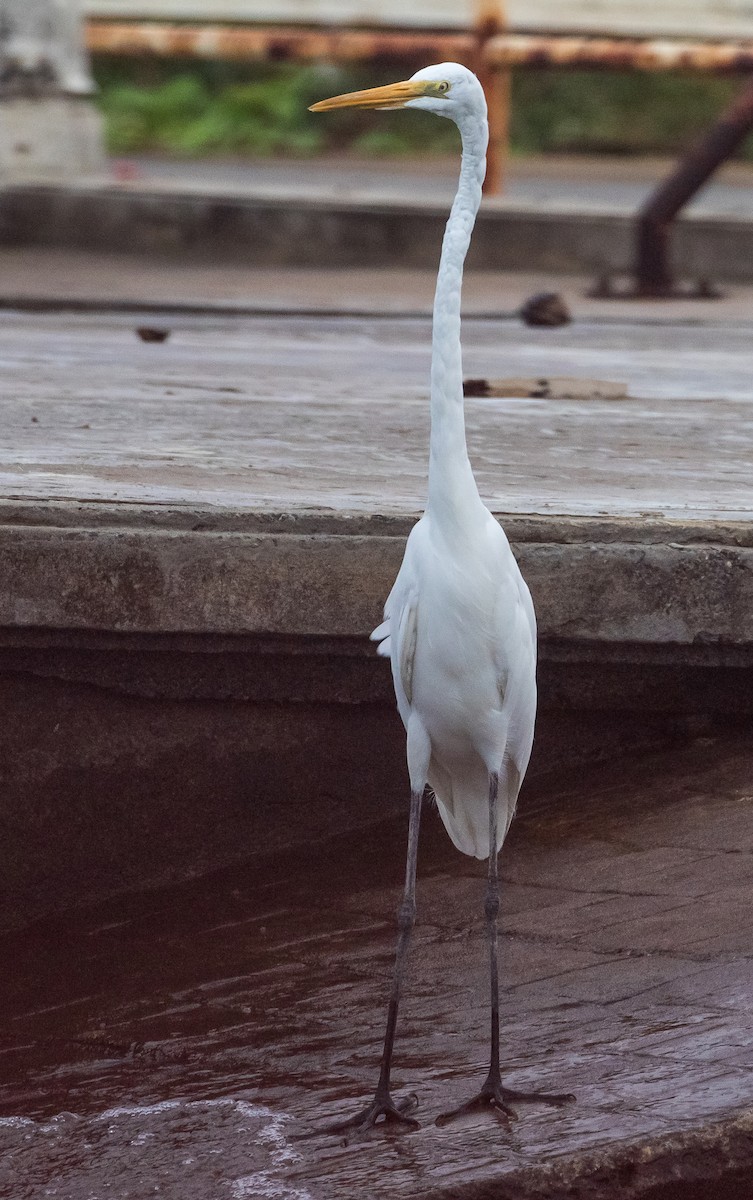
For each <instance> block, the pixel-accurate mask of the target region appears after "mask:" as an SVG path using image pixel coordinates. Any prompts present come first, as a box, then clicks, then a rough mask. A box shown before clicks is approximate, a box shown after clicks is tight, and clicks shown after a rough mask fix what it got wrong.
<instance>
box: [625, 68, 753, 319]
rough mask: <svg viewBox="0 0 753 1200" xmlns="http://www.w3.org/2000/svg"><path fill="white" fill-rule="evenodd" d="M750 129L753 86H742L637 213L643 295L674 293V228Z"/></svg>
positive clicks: (638, 278) (638, 289)
mask: <svg viewBox="0 0 753 1200" xmlns="http://www.w3.org/2000/svg"><path fill="white" fill-rule="evenodd" d="M751 129H753V82H750V83H748V84H747V86H746V87H744V88H743V90H742V92H741V93H740V94H739V96H737V98H736V99H735V100H734V101H733V102H732V104H731V105H730V106H729V108H728V109H727V110H726V112H724V113H723V114H722V116H721V117H720V118H719V120H718V121H717V122H716V124H715V125H713V126H712V128H711V129H710V130H709V131H708V133H706V134H705V135H704V136H703V137H702V138H701V139H700V141H698V142H696V144H695V146H693V147H692V149H691V150H690V151H689V152H688V153H687V154H686V155H685V157H684V158H683V159H681V161H680V163H679V164H678V166H677V167H676V168H675V170H674V171H673V172H672V174H671V175H670V176H669V177H668V178H667V179H666V180H665V181H664V183H662V184H661V185H660V186H659V188H657V190H656V191H655V192H654V193H653V195H652V196H650V197H649V199H648V201H647V202H646V203H645V204H644V205H643V207H642V208H641V210H640V212H639V213H638V231H637V246H636V264H635V278H636V293H637V294H638V295H639V296H667V295H671V293H672V290H673V282H674V281H673V278H672V271H671V269H670V265H669V228H670V225H671V223H672V221H673V220H674V218H675V217H676V216H677V214H678V212H679V211H680V209H681V208H682V207H683V206H684V205H685V204H687V202H688V200H690V199H691V197H692V196H694V195H695V194H696V192H697V191H698V190H699V188H701V187H702V186H703V184H704V183H706V181H707V180H708V179H709V178H710V176H711V175H712V174H713V173H714V171H715V170H716V169H717V167H718V166H720V165H721V163H723V162H725V161H726V159H728V158H729V157H730V155H732V154H734V152H735V150H737V148H738V146H740V145H741V143H742V142H743V141H744V140H745V138H746V136H747V134H749V133H750V131H751Z"/></svg>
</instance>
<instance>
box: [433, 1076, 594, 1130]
mask: <svg viewBox="0 0 753 1200" xmlns="http://www.w3.org/2000/svg"><path fill="white" fill-rule="evenodd" d="M574 1101H575V1096H573V1095H572V1093H570V1092H561V1093H559V1092H558V1093H551V1092H516V1091H514V1090H513V1089H512V1088H506V1087H503V1086H502V1083H501V1081H500V1080H499V1079H494V1078H493V1077H492V1076H489V1078H488V1079H487V1080H486V1083H485V1084H484V1086H483V1087H482V1089H481V1091H480V1092H479V1094H478V1095H477V1096H474V1097H473V1099H472V1100H468V1101H467V1103H466V1104H461V1105H460V1108H454V1109H452V1111H451V1112H446V1113H442V1114H441V1115H440V1116H438V1117H437V1120H436V1124H437V1125H449V1123H450V1121H454V1120H455V1118H456V1117H462V1116H465V1114H466V1113H473V1112H478V1111H479V1109H483V1108H490V1109H491V1110H492V1112H493V1113H494V1115H495V1116H496V1117H497V1118H498V1120H500V1121H501V1122H502V1123H503V1125H509V1124H510V1122H511V1121H517V1119H518V1114H517V1112H516V1111H515V1109H514V1108H513V1105H514V1104H549V1105H551V1106H552V1107H553V1108H562V1107H563V1106H564V1105H565V1104H572V1103H573V1102H574Z"/></svg>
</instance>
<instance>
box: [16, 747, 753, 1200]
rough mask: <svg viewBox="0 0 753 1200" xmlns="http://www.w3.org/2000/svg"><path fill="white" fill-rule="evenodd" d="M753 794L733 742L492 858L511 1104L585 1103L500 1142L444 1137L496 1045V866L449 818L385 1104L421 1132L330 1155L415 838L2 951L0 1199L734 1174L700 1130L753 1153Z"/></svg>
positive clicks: (369, 1032) (435, 840)
mask: <svg viewBox="0 0 753 1200" xmlns="http://www.w3.org/2000/svg"><path fill="white" fill-rule="evenodd" d="M752 774H753V736H751V735H750V734H747V733H735V732H730V731H727V732H713V731H712V732H707V733H705V734H704V735H702V736H697V737H695V739H693V740H690V741H688V742H687V743H686V744H684V745H682V746H680V747H677V746H675V747H673V748H672V749H670V750H665V751H656V752H654V753H652V754H645V755H642V756H641V759H640V761H639V762H637V761H632V760H631V759H625V760H619V761H617V762H615V763H612V764H607V765H602V766H597V767H591V768H590V769H589V770H587V771H584V770H581V771H579V772H578V773H577V775H575V774H574V775H571V776H569V777H563V778H561V779H560V780H559V781H558V782H557V784H556V785H554V786H553V785H552V784H551V782H550V783H549V784H547V783H546V781H542V780H539V781H533V782H532V783H531V784H530V785H529V786H528V790H527V792H526V796H525V801H524V804H523V809H522V813H521V815H520V816H519V818H518V819H517V820H516V822H515V824H514V826H513V830H512V833H511V835H510V838H509V840H508V842H507V844H506V846H505V847H504V849H503V852H502V858H501V867H502V877H503V880H504V885H503V889H502V890H503V906H502V929H503V931H504V937H503V953H502V975H503V981H504V998H503V1007H502V1030H503V1035H502V1040H503V1059H504V1062H505V1065H506V1081H507V1082H508V1083H510V1084H511V1085H512V1086H514V1087H518V1088H529V1087H531V1086H535V1087H538V1088H543V1089H545V1090H550V1091H551V1090H562V1089H571V1090H572V1091H574V1092H575V1093H576V1094H577V1103H576V1104H575V1105H573V1106H570V1107H568V1108H566V1109H564V1110H561V1111H554V1112H553V1111H551V1110H548V1109H544V1108H540V1107H537V1106H530V1107H526V1108H525V1109H523V1108H522V1107H521V1110H520V1119H519V1120H518V1121H517V1122H516V1123H515V1124H514V1125H513V1127H512V1128H511V1129H509V1130H508V1129H505V1128H503V1127H502V1126H500V1125H499V1124H498V1123H497V1122H496V1121H495V1120H494V1119H493V1118H491V1117H488V1116H474V1117H472V1118H466V1119H465V1120H464V1121H463V1123H462V1124H460V1123H459V1124H457V1125H454V1126H449V1127H445V1128H441V1129H440V1128H437V1127H436V1126H435V1125H434V1123H433V1122H434V1118H435V1117H436V1116H437V1115H438V1114H439V1113H440V1112H441V1111H442V1110H443V1109H446V1108H449V1107H451V1106H453V1105H455V1104H456V1103H459V1102H460V1101H462V1100H463V1099H464V1098H466V1097H467V1096H469V1095H470V1093H471V1089H474V1088H475V1087H476V1085H477V1084H478V1083H479V1079H480V1076H481V1073H482V1071H483V1069H484V1063H485V1059H486V1053H487V1049H486V1031H487V1021H488V1015H487V986H488V985H487V979H486V970H485V967H486V952H485V946H484V943H483V937H482V903H483V873H484V864H480V863H475V862H473V861H471V860H468V859H465V858H462V857H461V856H459V855H458V854H457V853H456V852H455V851H454V850H453V849H452V847H451V846H450V844H449V842H448V841H447V839H446V836H445V834H444V832H443V830H442V829H441V827H440V824H439V821H438V818H437V816H436V814H435V813H434V812H428V813H427V817H426V820H425V824H424V830H423V842H422V847H421V861H420V866H419V876H420V879H419V887H418V906H419V918H418V925H417V931H416V936H415V944H414V948H413V954H412V959H411V963H410V969H409V978H408V982H407V986H406V991H405V1001H404V1008H403V1012H402V1015H401V1020H400V1026H399V1032H398V1043H397V1052H396V1063H395V1077H394V1084H395V1091H396V1093H397V1094H398V1095H399V1096H405V1095H407V1094H408V1093H410V1092H412V1091H414V1092H415V1093H416V1094H417V1096H418V1098H419V1110H418V1115H419V1117H420V1120H421V1123H422V1128H421V1129H420V1131H418V1132H416V1133H408V1134H393V1133H390V1132H386V1131H384V1130H376V1131H374V1132H372V1133H371V1134H369V1135H367V1136H365V1137H364V1138H363V1139H359V1140H358V1141H357V1142H356V1143H355V1144H354V1143H350V1144H345V1143H344V1141H343V1138H342V1137H337V1136H333V1135H331V1134H328V1133H326V1132H324V1127H325V1126H326V1125H327V1123H328V1122H330V1121H332V1120H334V1119H336V1118H341V1117H344V1116H346V1115H348V1114H350V1113H351V1112H352V1111H353V1110H354V1106H356V1105H358V1104H359V1103H361V1102H362V1101H364V1100H365V1099H366V1097H367V1095H368V1093H369V1091H370V1089H371V1088H372V1086H373V1082H374V1072H375V1067H376V1064H377V1062H378V1058H379V1052H380V1043H381V1037H382V1031H383V1021H384V1008H385V1000H386V994H387V990H388V986H389V978H390V971H391V960H392V953H393V942H394V932H393V924H394V917H393V912H394V909H395V906H396V903H397V899H398V895H399V887H400V882H401V874H402V869H403V855H404V834H405V829H404V825H405V822H404V820H403V819H402V818H401V819H400V820H396V821H392V820H390V821H388V822H386V823H384V824H382V825H380V826H377V827H375V828H374V829H373V830H372V831H371V832H369V833H361V834H359V835H348V836H344V837H341V838H336V839H333V840H330V841H329V842H327V843H325V844H323V845H320V846H314V847H310V848H309V850H308V851H307V852H289V853H285V854H282V855H277V856H276V857H273V858H268V859H266V860H263V861H261V860H257V861H256V862H254V863H252V864H250V865H249V866H247V867H243V868H241V867H234V868H232V869H229V870H227V871H225V872H222V873H219V874H216V875H213V876H211V877H208V878H204V879H201V880H199V881H195V882H192V883H184V884H181V885H180V886H175V887H172V888H167V889H163V890H160V891H156V892H151V893H145V894H140V895H133V896H130V897H122V898H119V899H115V900H111V901H109V902H107V903H105V904H100V905H98V906H97V907H95V908H93V909H90V910H88V911H86V912H83V913H79V914H73V915H69V916H67V917H60V918H58V919H56V920H54V921H49V922H46V923H42V924H38V925H36V926H34V927H32V928H31V930H27V931H25V932H20V933H15V934H8V935H5V936H4V937H3V938H2V939H1V940H0V955H1V957H2V967H0V1000H1V1002H0V1012H1V1013H2V1018H1V1024H0V1114H1V1119H0V1195H2V1196H3V1197H13V1200H41V1198H42V1197H48V1196H49V1197H57V1198H58V1200H101V1198H104V1197H106V1196H110V1195H112V1196H117V1197H118V1200H146V1197H151V1196H154V1195H159V1196H162V1197H165V1198H167V1200H220V1198H222V1197H227V1198H228V1200H244V1198H246V1197H270V1198H273V1197H286V1198H290V1200H306V1198H311V1200H325V1198H326V1200H340V1198H342V1200H345V1198H346V1197H347V1198H348V1200H350V1198H351V1197H353V1196H359V1197H380V1198H384V1200H390V1198H395V1200H397V1198H399V1197H403V1196H426V1197H428V1196H435V1197H439V1196H442V1197H450V1196H453V1197H460V1196H469V1197H470V1196H472V1195H475V1196H482V1195H489V1196H490V1195H492V1194H493V1195H494V1196H496V1197H503V1198H504V1197H516V1198H517V1197H523V1196H531V1197H533V1196H544V1195H546V1196H550V1197H554V1196H558V1195H565V1194H568V1195H573V1194H578V1195H605V1194H608V1195H609V1196H610V1198H611V1197H616V1198H620V1197H623V1196H626V1197H627V1196H628V1195H629V1196H631V1197H632V1196H638V1195H642V1194H644V1193H643V1192H642V1191H641V1184H642V1181H643V1182H646V1181H648V1182H650V1183H651V1186H658V1185H659V1184H661V1183H662V1180H663V1181H664V1182H667V1181H669V1180H671V1178H672V1177H673V1172H675V1174H676V1172H677V1162H676V1160H675V1162H674V1165H673V1164H672V1162H668V1163H667V1164H665V1167H664V1168H662V1166H661V1163H662V1152H663V1148H664V1149H666V1148H667V1147H668V1146H670V1145H675V1146H677V1145H682V1146H683V1147H684V1154H685V1159H684V1160H683V1161H685V1162H686V1163H688V1162H690V1161H691V1158H692V1144H693V1142H692V1139H693V1138H694V1137H701V1142H700V1143H699V1145H700V1146H701V1149H702V1154H701V1156H700V1158H699V1160H698V1163H697V1164H696V1166H697V1170H696V1183H697V1182H698V1179H699V1178H706V1179H713V1178H714V1177H715V1176H718V1175H720V1174H721V1173H722V1172H723V1170H725V1169H730V1170H731V1169H732V1168H733V1167H735V1168H738V1169H739V1168H740V1160H739V1155H740V1153H742V1151H741V1150H740V1146H739V1145H738V1147H737V1151H735V1153H736V1154H737V1155H738V1159H737V1160H735V1161H732V1160H734V1154H732V1152H731V1151H730V1148H729V1147H730V1141H729V1137H728V1138H727V1140H726V1141H724V1139H721V1140H717V1141H714V1138H713V1137H712V1136H711V1135H710V1134H708V1130H709V1128H710V1127H713V1128H717V1127H718V1128H727V1126H725V1125H724V1122H728V1123H729V1122H731V1124H729V1128H730V1129H733V1130H737V1131H738V1132H739V1131H741V1130H742V1134H741V1136H742V1141H743V1142H744V1143H745V1145H746V1146H747V1151H746V1152H749V1151H750V1144H751V1140H750V1136H749V1126H750V1119H751V1114H750V1110H749V1108H748V1106H750V1104H751V1098H752V1097H753V1085H752V1084H751V1067H753V1014H752V1013H751V1003H750V999H751V993H752V992H753V961H752V959H753V944H752V942H751V934H750V916H749V914H750V902H749V897H750V892H751V882H752V881H753V788H752V787H751V778H752ZM322 802H323V801H322ZM746 1109H748V1111H747V1114H746V1113H745V1112H744V1111H743V1113H742V1116H741V1115H740V1114H741V1110H746ZM746 1122H747V1124H746ZM719 1123H721V1125H720V1124H719ZM703 1131H705V1134H703ZM746 1131H747V1132H746ZM702 1134H703V1136H707V1141H706V1142H703V1137H702V1136H701V1135H702ZM743 1135H744V1136H743ZM683 1138H684V1139H686V1140H685V1141H683V1140H682V1139H683ZM709 1138H710V1140H708V1139H709ZM678 1139H680V1140H679V1142H678ZM733 1140H734V1139H733ZM722 1141H724V1145H722ZM639 1143H640V1148H638V1147H639ZM730 1156H731V1157H730ZM662 1170H664V1172H665V1174H664V1176H662ZM704 1172H705V1175H704ZM589 1181H591V1184H592V1185H593V1186H594V1187H596V1190H595V1191H592V1192H589V1191H588V1190H587V1187H586V1185H587V1184H588V1182H589ZM599 1181H601V1184H599ZM604 1185H606V1187H607V1188H608V1192H607V1191H604V1190H601V1191H599V1190H598V1187H599V1186H602V1187H603V1186H604ZM485 1188H486V1189H487V1190H484V1189H485ZM578 1189H581V1190H578ZM651 1194H652V1195H654V1196H659V1195H661V1196H663V1195H664V1194H665V1193H664V1192H662V1191H661V1190H659V1191H654V1192H652V1193H651ZM666 1194H667V1195H669V1194H670V1193H669V1192H667V1193H666ZM671 1194H672V1195H676V1196H679V1195H684V1194H685V1193H684V1192H681V1191H674V1192H672V1193H671ZM688 1194H690V1193H688ZM707 1194H708V1195H712V1194H717V1195H721V1193H720V1192H718V1191H717V1192H716V1193H713V1192H700V1191H696V1192H695V1193H693V1195H696V1196H700V1195H703V1196H706V1195H707ZM728 1194H730V1195H731V1194H732V1193H731V1192H730V1193H728ZM743 1194H744V1193H740V1195H743ZM735 1195H737V1193H735Z"/></svg>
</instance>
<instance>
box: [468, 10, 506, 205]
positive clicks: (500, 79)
mask: <svg viewBox="0 0 753 1200" xmlns="http://www.w3.org/2000/svg"><path fill="white" fill-rule="evenodd" d="M505 24H506V12H505V5H504V3H503V2H502V0H478V4H477V14H476V36H477V38H478V54H477V62H476V74H477V75H478V77H479V79H480V81H481V84H482V86H483V89H484V92H485V94H486V103H487V106H488V109H489V149H488V151H487V158H486V179H485V180H484V193H485V195H487V196H497V195H499V193H500V192H501V191H502V189H503V187H504V179H505V170H506V167H507V159H508V155H509V135H510V93H511V88H512V73H511V72H510V71H509V70H506V69H505V68H504V67H498V66H495V65H492V64H491V63H490V61H489V59H488V57H487V55H486V53H485V51H486V46H487V44H488V42H489V40H490V39H491V38H493V37H496V36H498V35H499V34H500V33H502V31H503V30H504V27H505Z"/></svg>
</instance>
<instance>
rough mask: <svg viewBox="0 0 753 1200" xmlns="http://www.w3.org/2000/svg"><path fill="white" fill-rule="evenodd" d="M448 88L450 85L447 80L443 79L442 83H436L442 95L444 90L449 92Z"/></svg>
mask: <svg viewBox="0 0 753 1200" xmlns="http://www.w3.org/2000/svg"><path fill="white" fill-rule="evenodd" d="M449 90H450V85H449V83H448V82H447V80H444V81H443V82H442V83H438V84H437V91H438V92H440V93H441V94H442V95H444V93H445V92H449Z"/></svg>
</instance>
